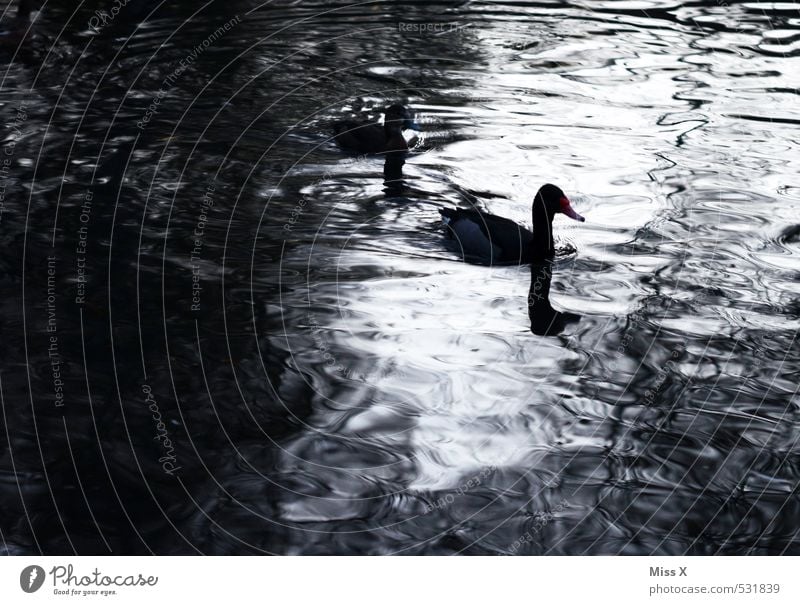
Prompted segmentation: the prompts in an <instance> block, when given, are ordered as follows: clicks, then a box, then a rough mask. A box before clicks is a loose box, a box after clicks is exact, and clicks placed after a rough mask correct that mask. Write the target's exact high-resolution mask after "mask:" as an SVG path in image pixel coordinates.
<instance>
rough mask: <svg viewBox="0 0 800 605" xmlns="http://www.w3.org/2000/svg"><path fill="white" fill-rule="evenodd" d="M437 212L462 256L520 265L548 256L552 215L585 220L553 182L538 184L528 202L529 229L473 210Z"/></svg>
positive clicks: (551, 239)
mask: <svg viewBox="0 0 800 605" xmlns="http://www.w3.org/2000/svg"><path fill="white" fill-rule="evenodd" d="M439 212H440V213H441V215H442V220H443V222H444V224H445V226H446V228H447V230H448V232H449V234H450V237H451V238H453V239H455V240H456V241H458V243H459V244H460V246H461V250H462V253H463V255H464V257H465V258H466V259H470V260H475V261H477V262H480V263H484V264H490V265H491V264H516V265H524V264H528V263H531V262H534V261H537V260H544V259H547V258H551V257H552V256H553V254H554V251H555V248H554V246H553V218H554V217H555V215H556V214H559V213H561V214H566V215H567V216H568V217H570V218H571V219H574V220H576V221H581V222H583V221H585V220H586V219H585V218H583V217H582V216H581V215H580V214H578V213H577V212H575V210H574V209H573V208H572V204H571V203H570V201H569V198H567V196H566V195H564V192H563V191H561V189H559V188H558V187H556V186H555V185H551V184H550V183H547V184H546V185H542V187H541V188H540V189H539V191H538V192H537V193H536V196H535V197H534V198H533V203H532V204H531V218H532V222H533V232H531V231H530V230H528V229H527V228H525V227H523V226H522V225H518V224H517V223H515V222H514V221H512V220H511V219H507V218H504V217H502V216H497V215H494V214H489V213H487V212H482V211H480V210H474V209H469V210H468V209H463V208H456V209H452V208H443V209H440V210H439Z"/></svg>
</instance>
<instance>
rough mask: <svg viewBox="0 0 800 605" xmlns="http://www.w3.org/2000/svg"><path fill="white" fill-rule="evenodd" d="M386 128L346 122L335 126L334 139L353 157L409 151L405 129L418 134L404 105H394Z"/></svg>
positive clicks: (372, 124)
mask: <svg viewBox="0 0 800 605" xmlns="http://www.w3.org/2000/svg"><path fill="white" fill-rule="evenodd" d="M384 114H385V117H384V122H383V125H380V124H377V123H374V122H371V123H370V122H367V123H359V122H355V121H353V120H343V121H341V122H336V123H335V124H334V125H333V138H334V140H335V141H336V142H337V143H338V144H339V146H340V147H341V148H342V149H344V150H346V151H351V152H354V153H363V154H375V153H392V152H404V151H408V143H407V142H406V140H405V137H403V130H404V129H411V130H419V126H417V125H416V124H415V123H414V121H413V120H412V119H411V114H410V112H409V111H408V109H406V107H404V106H403V105H391V106H390V107H387V108H386V110H385V112H384Z"/></svg>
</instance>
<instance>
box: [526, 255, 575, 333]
mask: <svg viewBox="0 0 800 605" xmlns="http://www.w3.org/2000/svg"><path fill="white" fill-rule="evenodd" d="M552 279H553V262H552V261H550V260H542V261H538V262H533V263H531V288H530V291H529V292H528V317H530V320H531V332H533V333H534V334H537V335H538V336H556V335H557V334H560V333H561V332H563V331H564V328H566V327H567V325H568V324H570V323H576V322H578V321H580V319H581V316H580V315H576V314H575V313H562V312H561V311H556V310H555V309H554V308H553V307H552V305H551V304H550V282H551V281H552Z"/></svg>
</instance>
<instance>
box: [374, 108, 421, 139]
mask: <svg viewBox="0 0 800 605" xmlns="http://www.w3.org/2000/svg"><path fill="white" fill-rule="evenodd" d="M383 127H384V128H385V129H386V130H397V131H401V132H402V131H403V130H420V127H419V124H417V123H416V122H415V121H414V119H413V117H412V115H411V112H410V111H409V110H408V108H407V107H405V106H404V105H390V106H389V107H387V108H386V110H385V111H384V120H383Z"/></svg>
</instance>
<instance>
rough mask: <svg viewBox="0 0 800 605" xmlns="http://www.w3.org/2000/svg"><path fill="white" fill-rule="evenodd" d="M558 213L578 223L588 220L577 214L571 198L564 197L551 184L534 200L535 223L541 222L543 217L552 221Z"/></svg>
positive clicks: (543, 187)
mask: <svg viewBox="0 0 800 605" xmlns="http://www.w3.org/2000/svg"><path fill="white" fill-rule="evenodd" d="M558 213H561V214H566V215H567V216H568V217H570V218H571V219H574V220H576V221H581V222H584V221H585V220H586V219H585V218H583V217H582V216H581V215H580V214H578V213H577V212H575V210H574V209H573V208H572V204H571V203H570V201H569V198H568V197H567V196H566V195H564V192H563V191H561V189H559V188H558V187H556V186H555V185H551V184H550V183H547V184H546V185H542V187H541V188H540V189H539V191H538V192H537V193H536V197H535V198H534V199H533V218H534V221H533V222H534V223H536V222H541V219H542V218H543V217H546V218H547V220H548V221H552V220H553V217H554V216H555V215H556V214H558Z"/></svg>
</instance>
